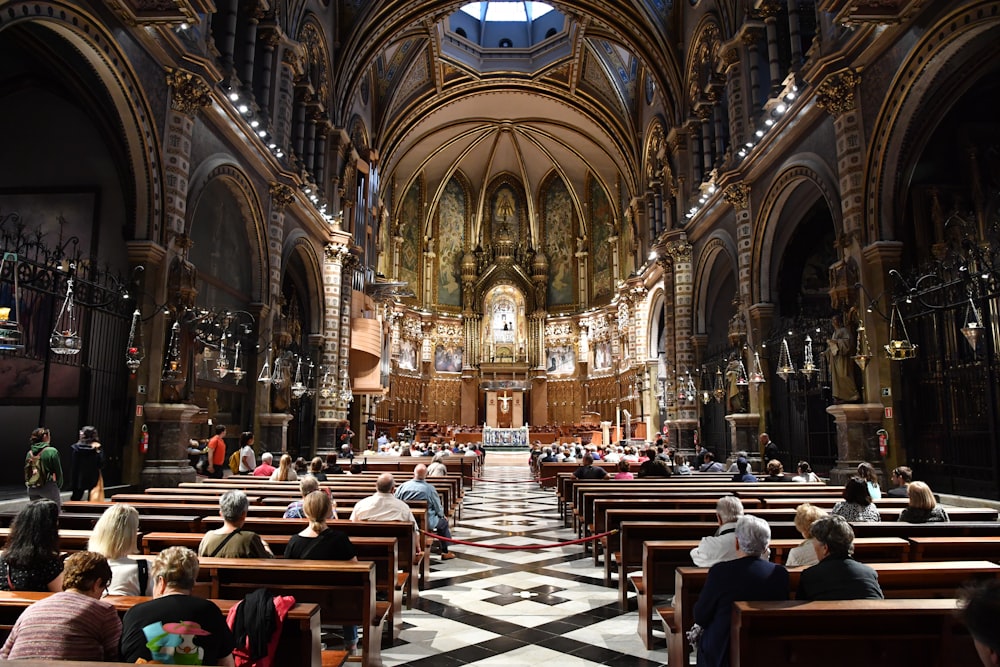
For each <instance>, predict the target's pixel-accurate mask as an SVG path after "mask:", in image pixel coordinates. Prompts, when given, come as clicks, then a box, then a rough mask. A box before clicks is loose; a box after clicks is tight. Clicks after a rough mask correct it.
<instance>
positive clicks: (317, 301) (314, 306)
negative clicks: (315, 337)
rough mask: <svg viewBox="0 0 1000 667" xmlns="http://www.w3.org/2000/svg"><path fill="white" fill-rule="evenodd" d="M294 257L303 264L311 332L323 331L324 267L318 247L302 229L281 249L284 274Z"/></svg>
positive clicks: (287, 239)
mask: <svg viewBox="0 0 1000 667" xmlns="http://www.w3.org/2000/svg"><path fill="white" fill-rule="evenodd" d="M293 257H295V258H297V259H298V260H299V261H300V262H301V263H302V266H303V269H304V276H303V277H304V279H305V288H306V291H307V292H308V294H309V320H308V326H309V331H310V332H320V331H323V321H324V318H325V311H324V306H325V305H326V300H325V299H324V298H323V266H322V262H321V261H320V258H319V256H318V255H317V253H316V247H315V246H314V245H313V243H312V241H310V240H309V237H308V236H306V233H305V232H304V231H302V230H301V229H296V230H294V231H292V232H291V233H290V234H289V235H288V236H287V237H286V238H285V243H284V246H283V247H282V249H281V267H282V274H284V273H285V270H286V267H288V265H289V263H290V262H291V260H292V258H293ZM282 281H284V275H282Z"/></svg>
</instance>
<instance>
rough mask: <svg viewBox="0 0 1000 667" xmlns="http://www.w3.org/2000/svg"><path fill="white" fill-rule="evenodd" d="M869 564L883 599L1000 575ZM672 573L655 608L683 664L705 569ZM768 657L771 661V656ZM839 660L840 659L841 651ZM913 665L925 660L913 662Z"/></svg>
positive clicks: (963, 568)
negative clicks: (669, 588)
mask: <svg viewBox="0 0 1000 667" xmlns="http://www.w3.org/2000/svg"><path fill="white" fill-rule="evenodd" d="M871 567H872V568H874V569H875V571H876V572H878V579H879V585H880V586H881V587H882V592H883V594H884V595H885V597H886V598H887V599H899V598H952V597H955V591H956V590H957V589H958V588H960V587H961V586H962V585H963V584H964V583H965V582H967V581H970V580H976V579H986V578H995V577H997V576H1000V565H997V564H996V563H990V562H987V561H943V562H922V563H913V562H910V563H872V564H871ZM801 573H802V570H799V569H794V570H789V572H788V574H789V586H790V590H791V593H792V595H793V596H794V594H795V591H796V590H797V589H798V587H799V576H800V574H801ZM674 576H675V578H676V581H675V583H674V590H675V593H674V604H673V606H671V607H657V608H656V614H657V616H659V618H660V619H661V620H662V621H663V627H664V629H665V631H666V635H667V651H668V654H669V658H668V660H669V663H670V664H673V665H686V664H688V660H689V657H690V653H691V648H690V646H689V645H688V643H687V640H686V639H685V637H684V634H683V632H682V629H683V630H688V629H690V628H691V625H692V624H693V623H694V603H695V602H696V601H697V599H698V595H700V594H701V591H702V589H703V588H704V586H705V579H706V578H707V577H708V568H698V567H679V568H677V569H676V570H675V573H674ZM817 648H821V647H818V646H816V645H814V649H817ZM819 652H822V651H819ZM764 653H768V652H767V651H764ZM836 653H840V652H836ZM771 658H772V660H773V659H774V656H773V655H772V656H771ZM839 659H840V660H841V661H843V659H844V655H843V654H842V653H840V655H839ZM772 664H774V663H772ZM809 664H812V663H809ZM872 664H876V663H872ZM913 664H920V665H923V664H925V663H923V662H922V661H917V662H915V663H913Z"/></svg>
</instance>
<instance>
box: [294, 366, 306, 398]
mask: <svg viewBox="0 0 1000 667" xmlns="http://www.w3.org/2000/svg"><path fill="white" fill-rule="evenodd" d="M305 393H306V386H305V385H304V384H302V357H299V358H298V360H297V361H296V362H295V380H294V381H293V382H292V396H293V397H295V398H302V396H303V395H304V394H305Z"/></svg>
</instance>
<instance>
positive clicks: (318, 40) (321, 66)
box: [298, 14, 332, 106]
mask: <svg viewBox="0 0 1000 667" xmlns="http://www.w3.org/2000/svg"><path fill="white" fill-rule="evenodd" d="M298 39H299V43H300V44H302V47H303V48H304V49H305V55H306V61H305V63H304V66H305V74H306V78H308V79H309V82H310V83H311V84H312V86H313V89H314V90H315V91H316V97H318V98H319V100H320V102H321V103H322V104H323V105H324V106H327V105H329V104H330V94H331V92H330V91H331V86H332V84H331V76H330V62H331V60H330V54H329V52H327V50H326V45H327V43H328V40H327V37H326V34H325V32H324V30H323V26H322V23H321V22H320V21H319V19H318V18H317V17H316V16H314V15H313V14H309V15H308V16H307V17H306V19H305V21H304V22H303V23H302V29H301V30H300V31H299V38H298Z"/></svg>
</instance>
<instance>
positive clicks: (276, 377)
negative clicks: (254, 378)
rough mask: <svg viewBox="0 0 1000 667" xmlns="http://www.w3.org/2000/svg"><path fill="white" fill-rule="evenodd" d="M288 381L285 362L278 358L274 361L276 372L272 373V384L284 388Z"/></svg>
mask: <svg viewBox="0 0 1000 667" xmlns="http://www.w3.org/2000/svg"><path fill="white" fill-rule="evenodd" d="M286 381H287V379H286V377H285V361H284V359H282V358H281V356H278V357H276V358H275V360H274V370H273V372H272V373H271V384H273V385H274V386H276V387H284V386H285V382H286Z"/></svg>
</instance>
